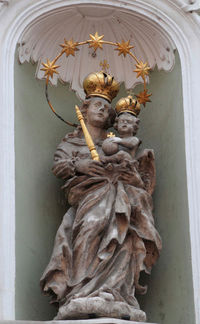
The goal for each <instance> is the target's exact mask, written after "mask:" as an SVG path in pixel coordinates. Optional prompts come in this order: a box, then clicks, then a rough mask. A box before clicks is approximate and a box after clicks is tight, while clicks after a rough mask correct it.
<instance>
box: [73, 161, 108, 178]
mask: <svg viewBox="0 0 200 324" xmlns="http://www.w3.org/2000/svg"><path fill="white" fill-rule="evenodd" d="M75 170H76V171H77V172H79V173H83V174H87V175H90V176H99V175H103V174H104V173H105V171H104V168H103V165H102V163H101V162H99V161H94V160H90V159H84V160H79V161H77V162H76V163H75Z"/></svg>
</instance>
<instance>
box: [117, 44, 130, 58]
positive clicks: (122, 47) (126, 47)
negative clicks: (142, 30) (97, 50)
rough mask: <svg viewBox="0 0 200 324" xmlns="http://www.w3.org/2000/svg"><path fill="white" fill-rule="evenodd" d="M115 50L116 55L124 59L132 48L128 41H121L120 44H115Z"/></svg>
mask: <svg viewBox="0 0 200 324" xmlns="http://www.w3.org/2000/svg"><path fill="white" fill-rule="evenodd" d="M117 46H118V47H117V48H115V51H119V53H118V55H121V54H123V55H124V57H126V54H128V53H130V49H131V48H133V47H134V46H131V45H130V40H129V41H127V42H125V41H124V40H122V42H121V43H117Z"/></svg>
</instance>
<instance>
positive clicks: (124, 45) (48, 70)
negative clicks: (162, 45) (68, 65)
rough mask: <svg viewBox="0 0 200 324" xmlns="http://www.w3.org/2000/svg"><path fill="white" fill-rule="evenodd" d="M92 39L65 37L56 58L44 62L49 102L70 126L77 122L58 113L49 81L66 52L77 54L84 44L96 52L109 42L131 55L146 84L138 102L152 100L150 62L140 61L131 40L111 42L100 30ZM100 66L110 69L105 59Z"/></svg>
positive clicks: (144, 102) (91, 36) (117, 49)
mask: <svg viewBox="0 0 200 324" xmlns="http://www.w3.org/2000/svg"><path fill="white" fill-rule="evenodd" d="M89 36H90V39H88V40H86V41H83V42H76V41H74V40H73V38H71V39H70V40H66V39H64V43H63V44H60V47H61V48H62V50H61V52H60V53H59V54H58V55H57V56H56V57H55V58H54V60H53V61H50V60H49V59H47V62H46V63H44V62H43V63H42V65H43V68H42V69H41V70H42V71H44V78H45V79H46V91H45V93H46V99H47V102H48V104H49V106H50V108H51V110H52V111H53V113H54V114H55V115H56V116H57V117H58V118H60V119H61V120H62V121H63V122H65V123H66V124H68V125H70V126H74V127H76V126H77V125H76V124H72V123H70V122H68V121H66V120H64V119H63V118H62V117H61V116H60V115H59V114H57V113H56V111H55V109H54V108H53V106H52V104H51V102H50V100H49V96H48V83H49V80H50V78H53V75H54V74H59V71H58V70H57V69H58V68H59V67H60V66H59V65H56V64H55V63H56V62H57V61H58V60H59V58H60V57H61V56H62V55H63V54H65V55H66V57H69V56H70V55H72V56H75V54H76V52H77V51H79V48H78V47H80V46H83V45H89V48H93V49H94V52H96V51H97V50H99V49H100V50H103V45H104V44H107V45H111V46H114V47H115V48H114V50H116V51H118V55H119V56H120V55H122V56H123V57H124V58H125V57H126V56H127V55H130V56H131V57H132V58H133V59H134V61H135V62H136V63H135V69H134V70H133V72H135V73H137V76H136V77H137V78H142V80H143V84H144V90H143V91H142V92H140V93H139V94H136V95H135V96H136V98H137V100H138V102H139V103H140V104H143V106H144V107H145V106H146V103H147V102H150V101H151V100H150V99H149V97H150V96H151V93H148V89H147V87H146V83H147V82H146V78H147V77H148V75H149V71H150V67H149V65H148V62H143V61H139V60H138V59H137V57H136V56H135V54H134V52H133V51H132V50H133V48H134V46H133V45H131V44H130V40H128V41H125V40H124V39H122V41H121V43H119V42H116V43H115V42H110V41H106V40H104V39H103V38H104V35H99V34H98V32H96V33H95V34H94V35H92V34H90V35H89ZM100 66H102V69H103V70H104V69H105V70H106V69H108V67H109V65H108V64H107V61H106V60H104V62H101V63H100Z"/></svg>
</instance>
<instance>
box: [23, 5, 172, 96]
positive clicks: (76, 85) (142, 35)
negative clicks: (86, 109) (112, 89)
mask: <svg viewBox="0 0 200 324" xmlns="http://www.w3.org/2000/svg"><path fill="white" fill-rule="evenodd" d="M95 32H98V34H99V35H104V38H103V39H104V40H107V41H112V42H120V43H121V42H122V40H124V41H128V40H130V45H133V46H134V48H133V49H132V51H133V53H134V54H135V55H136V57H137V58H138V59H139V60H142V61H143V62H146V61H148V64H149V66H150V67H151V68H152V69H154V67H155V66H156V65H157V67H158V69H164V70H165V71H169V70H171V69H172V68H173V65H174V51H173V50H174V45H173V42H172V40H170V39H169V38H168V35H167V34H165V33H164V32H163V31H161V30H160V29H159V28H157V25H156V23H155V22H153V21H151V20H150V19H148V18H147V17H145V16H143V15H142V14H138V13H134V14H133V13H131V12H130V11H126V10H120V9H114V8H112V7H105V6H97V5H96V6H94V5H93V6H89V5H79V6H76V7H64V8H62V9H56V10H54V11H51V12H49V13H48V14H45V15H41V16H40V18H39V19H37V20H36V21H35V22H34V24H32V25H29V26H28V27H27V28H26V30H25V31H24V33H23V34H22V35H21V38H20V40H19V60H20V62H21V63H23V62H25V61H28V62H29V61H32V62H38V67H37V71H36V76H37V78H39V79H42V78H43V77H44V72H43V71H41V70H40V68H41V62H46V59H47V58H48V59H50V60H52V59H54V58H55V57H56V55H58V54H59V52H60V51H61V49H62V48H61V47H60V46H59V45H60V44H62V43H63V42H64V39H66V40H70V39H72V38H73V40H74V41H75V42H81V41H85V40H88V39H90V37H89V35H90V34H92V35H94V34H95ZM79 48H80V50H79V51H76V52H75V56H72V55H70V56H69V57H66V55H65V54H63V56H62V57H61V58H60V59H59V60H58V61H57V62H56V64H58V65H60V67H59V68H58V72H59V75H54V78H53V80H52V83H53V84H56V83H57V79H58V78H59V79H60V80H61V81H63V82H69V83H70V84H71V88H72V89H73V90H75V91H76V92H77V93H78V95H79V96H80V97H81V98H84V93H83V89H82V83H83V80H84V78H85V77H86V76H87V75H88V74H89V73H90V72H96V71H100V70H101V69H102V68H101V67H100V62H101V61H103V60H104V59H106V60H107V62H108V64H109V70H108V72H109V73H111V74H112V75H113V76H114V77H115V79H116V80H117V81H119V82H125V87H126V89H130V88H133V87H134V86H135V85H136V84H138V83H140V82H142V79H141V77H139V78H138V79H137V78H136V75H137V74H136V73H135V72H133V70H134V69H135V64H136V62H135V61H134V59H133V58H132V57H130V56H129V55H127V56H126V57H124V56H123V55H120V56H119V55H118V53H119V52H118V51H115V50H114V48H115V47H114V46H111V45H106V44H105V45H103V50H102V49H97V51H96V52H94V49H93V48H89V46H88V44H87V45H83V46H80V47H79Z"/></svg>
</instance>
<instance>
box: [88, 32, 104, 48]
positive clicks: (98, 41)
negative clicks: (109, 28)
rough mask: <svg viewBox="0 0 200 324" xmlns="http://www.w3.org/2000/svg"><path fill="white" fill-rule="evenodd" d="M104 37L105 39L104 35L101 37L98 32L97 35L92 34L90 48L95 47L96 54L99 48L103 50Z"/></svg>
mask: <svg viewBox="0 0 200 324" xmlns="http://www.w3.org/2000/svg"><path fill="white" fill-rule="evenodd" d="M103 37H104V35H101V36H99V34H98V32H96V33H95V35H92V34H90V38H91V39H89V40H88V42H89V43H90V45H89V47H93V48H94V50H95V52H96V50H97V48H101V49H103V47H102V43H103V41H102V38H103Z"/></svg>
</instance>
